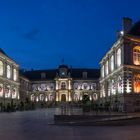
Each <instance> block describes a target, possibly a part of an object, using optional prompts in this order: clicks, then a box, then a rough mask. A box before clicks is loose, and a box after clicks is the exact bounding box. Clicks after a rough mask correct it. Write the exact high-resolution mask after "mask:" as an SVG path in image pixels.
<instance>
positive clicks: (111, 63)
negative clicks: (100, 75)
mask: <svg viewBox="0 0 140 140" xmlns="http://www.w3.org/2000/svg"><path fill="white" fill-rule="evenodd" d="M110 69H111V71H113V70H114V55H112V56H111V59H110Z"/></svg>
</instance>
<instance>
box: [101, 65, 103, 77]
mask: <svg viewBox="0 0 140 140" xmlns="http://www.w3.org/2000/svg"><path fill="white" fill-rule="evenodd" d="M101 75H102V78H103V77H104V65H103V66H102V68H101Z"/></svg>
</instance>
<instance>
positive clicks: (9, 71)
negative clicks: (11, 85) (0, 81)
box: [7, 65, 11, 78]
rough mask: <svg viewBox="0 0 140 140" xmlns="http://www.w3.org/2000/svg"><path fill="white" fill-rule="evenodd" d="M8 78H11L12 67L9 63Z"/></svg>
mask: <svg viewBox="0 0 140 140" xmlns="http://www.w3.org/2000/svg"><path fill="white" fill-rule="evenodd" d="M7 78H11V67H10V66H9V65H7Z"/></svg>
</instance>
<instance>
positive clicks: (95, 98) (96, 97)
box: [92, 93, 98, 101]
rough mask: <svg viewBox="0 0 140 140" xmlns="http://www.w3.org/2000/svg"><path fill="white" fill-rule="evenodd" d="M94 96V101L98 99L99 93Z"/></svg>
mask: <svg viewBox="0 0 140 140" xmlns="http://www.w3.org/2000/svg"><path fill="white" fill-rule="evenodd" d="M92 98H93V100H94V101H96V100H97V99H98V96H97V94H96V93H94V94H93V97H92Z"/></svg>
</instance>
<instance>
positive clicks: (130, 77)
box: [100, 18, 140, 111]
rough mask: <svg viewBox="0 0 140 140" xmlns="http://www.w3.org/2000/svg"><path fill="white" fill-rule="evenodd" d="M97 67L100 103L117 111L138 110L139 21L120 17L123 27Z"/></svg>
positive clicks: (139, 67)
mask: <svg viewBox="0 0 140 140" xmlns="http://www.w3.org/2000/svg"><path fill="white" fill-rule="evenodd" d="M100 66H101V77H100V102H101V103H102V102H106V101H108V102H110V103H111V105H112V108H114V109H115V108H117V109H119V110H120V111H123V110H128V111H137V110H140V22H137V23H136V24H134V25H132V20H131V19H129V18H124V19H123V30H122V31H121V32H120V33H119V35H118V39H117V41H116V42H115V43H114V44H113V46H112V47H111V49H110V50H109V51H108V52H107V53H106V55H105V56H104V57H103V58H102V60H101V62H100Z"/></svg>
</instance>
